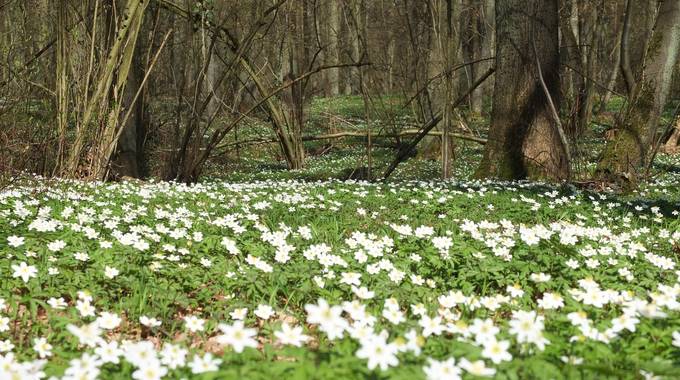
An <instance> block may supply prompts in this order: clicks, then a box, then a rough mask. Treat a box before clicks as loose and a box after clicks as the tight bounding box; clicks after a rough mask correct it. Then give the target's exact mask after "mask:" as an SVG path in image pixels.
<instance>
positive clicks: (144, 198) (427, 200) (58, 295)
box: [0, 143, 680, 380]
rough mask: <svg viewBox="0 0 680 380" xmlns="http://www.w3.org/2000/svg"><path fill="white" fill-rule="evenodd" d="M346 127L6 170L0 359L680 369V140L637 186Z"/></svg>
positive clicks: (561, 375) (1, 202) (647, 372)
mask: <svg viewBox="0 0 680 380" xmlns="http://www.w3.org/2000/svg"><path fill="white" fill-rule="evenodd" d="M349 145H350V144H346V145H344V146H343V145H339V146H338V147H334V148H331V149H330V151H329V152H328V153H326V154H323V155H319V156H312V157H310V158H309V160H308V165H307V168H306V169H304V170H301V171H296V172H290V171H286V170H283V168H282V167H281V165H272V164H271V162H270V161H269V163H268V162H267V161H266V160H265V159H264V158H263V157H258V156H257V155H258V154H259V153H257V152H254V151H253V152H250V153H248V152H244V156H243V157H241V160H240V162H235V163H234V162H232V163H231V165H238V167H239V168H240V171H239V172H236V173H233V174H230V175H228V176H227V177H226V178H225V177H224V176H221V177H220V178H212V179H209V180H206V181H203V182H201V183H199V184H197V185H194V186H186V185H182V184H172V183H166V182H156V181H147V182H120V183H106V184H101V183H84V182H77V181H65V180H44V179H35V178H26V179H20V180H18V181H16V182H14V183H12V184H10V185H9V186H8V187H6V188H4V189H2V190H0V257H1V259H0V273H1V274H2V276H3V281H2V282H0V379H6V378H12V376H17V378H22V379H24V378H40V377H41V376H42V375H46V376H56V378H62V377H63V378H68V379H71V378H94V377H96V376H99V377H100V378H105V379H118V378H121V379H122V378H130V376H132V377H134V378H135V379H157V378H161V377H162V378H178V379H179V378H199V379H263V380H264V379H272V378H282V379H312V378H314V379H404V380H406V379H408V380H411V379H425V378H428V379H457V378H459V377H460V376H462V377H464V378H476V376H492V377H494V378H499V379H527V378H537V379H538V378H540V379H546V378H551V379H581V378H585V379H591V378H598V379H620V378H631V379H637V378H652V377H653V376H659V377H660V378H668V379H672V378H679V377H680V302H679V296H680V268H679V267H678V264H680V162H679V161H678V159H677V157H672V156H660V157H659V159H658V163H657V169H659V173H660V174H659V175H658V176H657V178H656V179H655V181H653V182H651V183H649V184H645V185H644V186H642V187H640V188H639V189H638V190H637V191H636V192H634V193H632V194H627V195H622V194H618V193H616V192H612V191H607V190H602V191H597V192H596V191H592V190H590V189H587V188H580V187H578V186H554V185H548V184H542V183H532V182H512V183H511V182H492V181H473V180H470V179H469V177H470V174H471V172H472V170H473V169H474V167H475V165H476V162H477V161H478V160H479V157H480V153H481V149H480V147H479V146H475V145H473V144H471V143H466V145H463V149H461V150H460V151H459V157H458V159H457V160H456V165H455V168H456V170H455V177H456V178H457V179H456V180H449V181H440V180H436V178H437V177H438V175H439V170H440V168H439V164H438V163H437V162H436V161H428V160H418V159H413V160H410V161H408V162H406V163H405V164H404V165H402V166H400V169H399V171H398V172H397V173H396V174H395V176H394V178H393V180H391V181H390V182H387V183H376V182H374V183H369V182H364V181H358V180H349V181H345V180H344V179H346V178H349V177H351V175H350V174H351V172H352V171H354V168H356V167H360V166H362V165H365V164H362V163H361V162H362V160H364V159H365V151H364V149H363V148H362V147H351V146H349ZM390 152H392V154H393V151H391V150H388V149H379V148H376V149H375V150H374V152H373V154H375V157H374V160H373V165H374V168H373V169H374V170H375V171H376V172H378V173H379V172H381V170H382V169H383V168H384V166H385V165H386V163H387V162H388V161H389V159H390V158H391V157H392V154H390ZM584 165H585V167H587V165H588V164H584ZM662 169H663V170H662ZM212 170H213V171H214V173H219V171H220V170H223V169H221V168H220V167H219V166H215V167H214V168H212Z"/></svg>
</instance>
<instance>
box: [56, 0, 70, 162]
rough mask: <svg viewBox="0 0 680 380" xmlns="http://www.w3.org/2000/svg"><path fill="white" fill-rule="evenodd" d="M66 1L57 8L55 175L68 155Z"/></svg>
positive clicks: (63, 0)
mask: <svg viewBox="0 0 680 380" xmlns="http://www.w3.org/2000/svg"><path fill="white" fill-rule="evenodd" d="M66 6H67V4H66V0H60V1H59V2H58V8H57V52H56V55H57V59H56V62H57V73H56V74H57V75H56V93H57V130H58V132H59V146H58V148H57V161H56V163H55V168H54V173H55V174H56V173H58V172H59V170H61V165H62V163H63V160H64V156H65V154H66V129H67V125H68V78H67V76H68V75H67V73H68V70H67V62H68V45H67V41H68V31H67V25H68V22H67V13H66Z"/></svg>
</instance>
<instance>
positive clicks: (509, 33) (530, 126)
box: [477, 0, 570, 180]
mask: <svg viewBox="0 0 680 380" xmlns="http://www.w3.org/2000/svg"><path fill="white" fill-rule="evenodd" d="M557 3H558V1H557V0H506V1H498V2H496V70H497V71H496V82H495V86H494V98H493V111H492V115H491V126H490V129H489V142H488V144H487V145H486V147H485V150H484V157H483V160H482V163H481V165H480V167H479V169H478V170H477V176H487V177H493V178H500V179H522V178H527V177H529V178H546V179H553V180H562V179H567V178H569V171H570V169H569V162H568V159H567V157H568V151H567V149H568V147H566V146H564V143H563V141H562V139H561V138H560V134H559V133H558V127H559V125H558V124H557V121H556V120H555V115H553V112H552V111H551V107H550V101H551V100H552V101H553V102H554V103H555V104H557V105H559V96H560V95H559V94H560V91H559V82H560V78H559V45H558V42H559V41H558V4H557ZM528 11H531V12H532V14H529V13H527V12H528ZM539 65H540V71H539ZM541 77H542V78H543V82H544V83H545V87H546V89H547V91H546V89H544V88H543V87H542V85H541ZM547 94H549V95H550V98H548V96H546V95H547Z"/></svg>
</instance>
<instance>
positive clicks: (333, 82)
mask: <svg viewBox="0 0 680 380" xmlns="http://www.w3.org/2000/svg"><path fill="white" fill-rule="evenodd" d="M328 10H329V15H328V22H329V25H328V47H327V48H326V52H327V55H328V62H327V64H328V65H337V64H338V63H340V59H339V54H338V53H339V49H340V38H341V37H340V19H341V16H342V15H341V13H340V12H341V11H340V4H339V1H331V2H329V5H328ZM327 73H328V74H327V77H328V94H329V95H330V96H337V95H340V69H339V68H333V69H329V70H328V71H327Z"/></svg>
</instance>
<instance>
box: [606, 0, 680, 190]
mask: <svg viewBox="0 0 680 380" xmlns="http://www.w3.org/2000/svg"><path fill="white" fill-rule="evenodd" d="M647 45H648V48H647V54H646V55H645V65H644V67H643V69H642V76H641V78H640V79H639V80H637V84H636V85H635V87H634V92H633V94H632V95H631V98H630V101H629V102H628V104H627V106H626V111H625V115H624V117H623V120H622V121H621V122H619V123H618V125H617V126H616V136H615V138H614V139H613V140H611V141H609V142H608V144H607V146H606V147H605V150H604V153H603V157H602V160H601V161H600V163H599V165H598V173H599V174H600V175H601V176H603V177H606V178H608V179H610V180H617V181H619V180H621V179H625V181H627V182H630V183H632V184H635V182H637V180H638V179H639V177H640V176H641V175H643V174H645V173H644V172H645V169H646V168H648V167H649V165H650V164H651V162H650V160H651V159H652V157H653V152H652V151H651V149H650V148H652V147H655V146H657V141H658V136H657V132H658V123H659V118H660V116H661V112H662V111H663V107H664V105H665V104H666V99H667V97H668V93H669V89H670V85H671V77H672V74H673V68H674V65H675V63H676V62H677V59H678V50H679V49H680V2H678V1H677V0H664V1H662V2H661V8H660V10H659V15H658V17H657V20H656V25H655V27H654V33H653V34H652V36H651V39H650V41H649V43H648V44H647Z"/></svg>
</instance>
